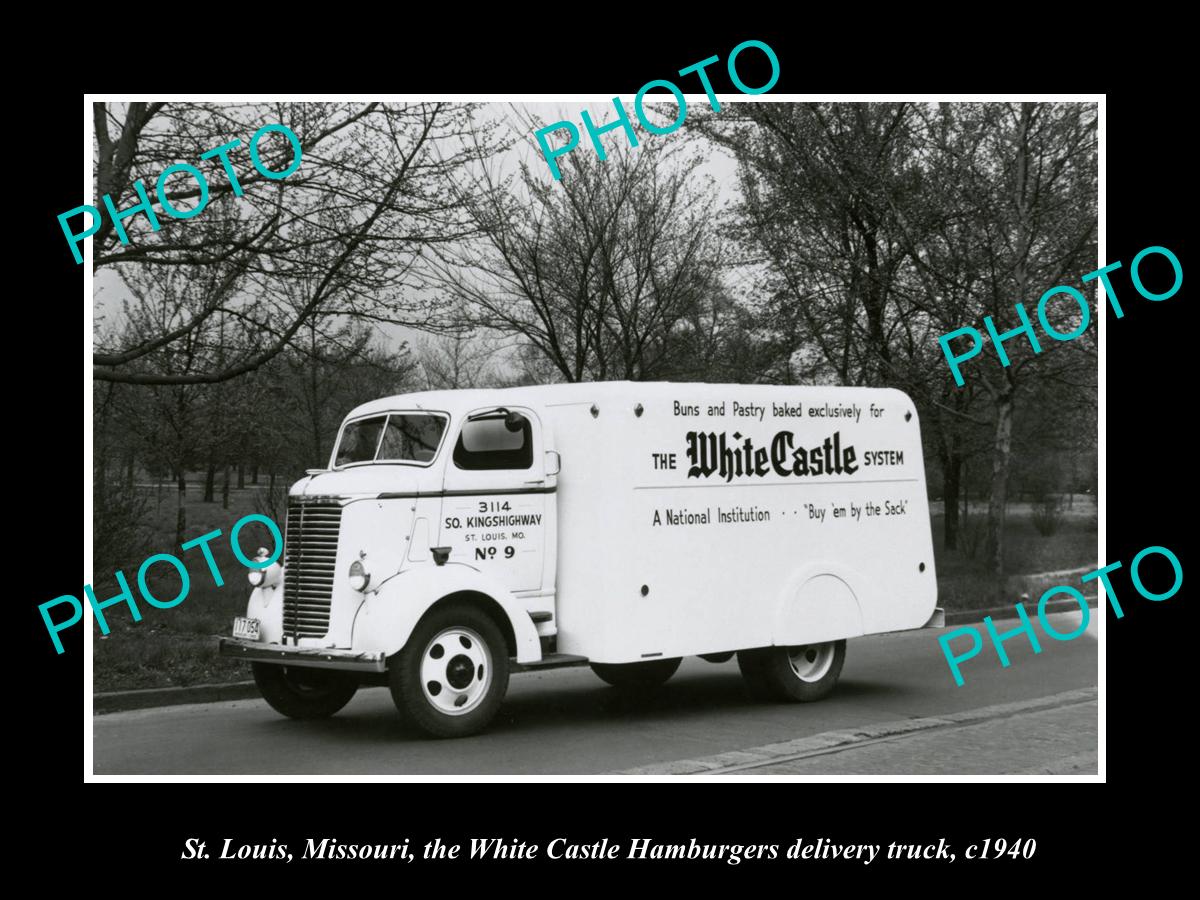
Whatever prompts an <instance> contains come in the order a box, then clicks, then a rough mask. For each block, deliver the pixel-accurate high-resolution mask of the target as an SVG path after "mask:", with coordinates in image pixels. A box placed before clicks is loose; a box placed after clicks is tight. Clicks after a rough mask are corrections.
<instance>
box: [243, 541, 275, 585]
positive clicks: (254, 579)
mask: <svg viewBox="0 0 1200 900" xmlns="http://www.w3.org/2000/svg"><path fill="white" fill-rule="evenodd" d="M267 558H268V557H267V548H266V547H259V548H258V557H257V558H256V559H255V560H254V561H255V562H258V563H263V562H266V561H267ZM282 572H283V567H282V566H280V565H279V563H277V562H273V563H271V564H270V565H269V566H267V567H266V568H264V569H251V570H250V571H249V572H247V573H246V578H247V580H249V582H250V586H251V587H264V588H269V587H275V585H277V584H279V578H280V575H281V574H282Z"/></svg>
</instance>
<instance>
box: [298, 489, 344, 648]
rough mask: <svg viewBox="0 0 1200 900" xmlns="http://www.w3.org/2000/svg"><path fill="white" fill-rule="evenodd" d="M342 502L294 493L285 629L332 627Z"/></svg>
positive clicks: (321, 632)
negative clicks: (330, 613) (332, 606)
mask: <svg viewBox="0 0 1200 900" xmlns="http://www.w3.org/2000/svg"><path fill="white" fill-rule="evenodd" d="M341 522H342V507H341V505H340V504H339V503H338V501H337V499H336V498H334V497H289V498H288V511H287V533H286V535H285V537H284V540H283V634H284V637H291V638H302V637H306V638H319V637H324V636H325V635H326V634H327V633H328V631H329V607H330V604H331V602H332V595H333V578H334V567H335V565H336V563H337V548H338V529H339V528H340V526H341Z"/></svg>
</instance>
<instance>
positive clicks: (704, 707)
mask: <svg viewBox="0 0 1200 900" xmlns="http://www.w3.org/2000/svg"><path fill="white" fill-rule="evenodd" d="M522 682H524V683H522ZM513 685H514V686H519V688H521V689H518V690H515V691H513V690H510V693H509V695H508V696H507V698H506V699H505V702H504V706H503V707H502V709H501V710H500V713H499V715H497V717H496V719H495V720H494V721H493V722H492V724H491V725H490V726H489V727H488V729H487V730H486V731H485V732H484V733H483V734H481V735H476V736H474V737H470V738H462V739H459V740H456V741H451V742H448V743H446V744H445V746H446V747H447V748H452V747H453V746H455V745H457V744H459V743H460V742H462V741H466V742H475V741H486V740H487V738H488V735H497V736H498V735H501V734H503V735H506V736H508V737H516V736H521V735H525V736H528V737H536V736H537V735H539V734H541V735H547V734H549V733H552V732H560V731H562V730H564V729H575V730H578V731H579V732H580V733H588V732H595V731H598V730H606V729H614V728H616V729H618V730H620V729H624V728H627V727H629V726H631V725H635V726H647V725H661V726H671V725H673V724H683V723H689V722H695V721H697V720H702V719H704V718H714V719H718V720H720V722H721V723H722V728H723V729H727V728H728V727H730V724H731V723H733V724H734V725H735V726H736V723H737V722H738V721H739V720H740V719H746V720H757V721H761V720H762V719H763V717H764V716H766V717H769V718H773V719H795V720H796V721H797V723H798V724H800V723H803V722H806V721H814V720H820V721H822V722H827V721H828V720H829V719H830V718H831V716H832V717H835V718H837V719H838V720H840V721H844V720H845V718H846V716H847V715H848V714H852V713H853V708H854V707H856V706H857V705H859V704H861V703H863V702H868V703H871V704H877V703H881V702H882V703H885V704H890V703H894V702H895V701H897V700H903V699H904V698H906V697H909V696H917V695H918V694H919V691H917V690H916V689H915V688H913V689H910V688H907V687H905V686H904V685H902V684H894V683H880V682H871V681H855V680H853V679H848V680H844V681H841V682H839V683H838V686H837V688H836V690H835V691H834V692H833V693H832V694H831V695H830V696H829V697H827V698H825V699H824V700H821V701H819V702H817V703H783V702H776V701H770V700H757V699H754V698H752V697H751V696H750V695H749V693H748V692H747V691H746V688H745V685H744V683H743V682H742V679H741V677H740V676H739V675H738V674H737V671H736V669H734V670H732V671H714V672H712V673H704V674H695V673H690V674H689V675H687V676H686V677H681V678H676V679H673V680H672V681H670V682H668V683H667V684H665V685H663V686H661V687H656V688H653V689H650V690H644V691H630V690H620V689H617V688H613V687H609V686H608V685H605V684H603V683H602V682H600V681H599V680H598V679H597V680H596V683H595V684H594V685H592V684H590V683H585V684H563V683H562V682H561V681H558V680H550V679H548V680H546V681H545V682H544V683H534V684H530V683H528V682H525V679H523V678H522V679H514V681H513ZM363 693H364V695H366V696H370V697H372V700H373V702H372V705H371V706H370V707H366V708H364V706H362V705H358V706H357V708H356V707H355V705H352V706H351V707H350V708H348V709H347V710H346V711H345V712H343V713H341V714H339V715H338V716H336V717H334V718H333V719H328V720H320V721H312V722H291V721H287V720H282V719H281V720H278V722H277V726H278V727H279V728H281V729H282V728H287V729H293V728H295V729H303V730H304V731H306V732H308V733H310V734H313V735H314V736H317V735H320V736H321V737H324V738H330V739H336V740H340V741H361V742H374V741H380V742H394V741H397V740H402V741H420V742H427V741H429V740H430V739H429V738H427V737H426V736H425V735H424V734H423V733H422V732H420V731H419V730H418V729H417V728H415V727H414V726H412V725H410V724H409V723H408V722H406V721H404V720H403V719H402V718H401V717H400V716H399V715H397V714H396V712H395V710H394V708H393V707H392V704H391V700H390V697H388V696H387V693H386V690H384V689H368V690H364V692H363ZM376 698H377V699H376ZM384 703H386V706H385V705H384Z"/></svg>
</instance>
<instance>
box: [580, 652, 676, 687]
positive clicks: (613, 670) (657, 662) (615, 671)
mask: <svg viewBox="0 0 1200 900" xmlns="http://www.w3.org/2000/svg"><path fill="white" fill-rule="evenodd" d="M680 662H682V660H679V659H649V660H646V661H645V662H635V663H616V664H614V663H592V664H591V666H592V671H593V672H595V673H596V674H597V675H598V676H599V677H600V680H601V681H605V682H608V683H609V684H611V685H612V686H613V687H617V688H651V687H658V686H659V685H660V684H665V683H666V681H667V679H669V678H670V677H671V676H672V675H674V674H675V670H676V669H678V668H679V663H680Z"/></svg>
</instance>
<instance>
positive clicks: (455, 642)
mask: <svg viewBox="0 0 1200 900" xmlns="http://www.w3.org/2000/svg"><path fill="white" fill-rule="evenodd" d="M491 684H492V654H491V653H490V652H489V651H488V648H487V644H485V643H484V641H483V638H481V637H480V636H479V634H478V633H477V632H475V631H473V630H472V629H470V628H465V627H463V626H461V625H456V626H454V627H453V628H446V629H444V630H443V631H440V632H438V634H437V635H436V636H435V637H434V638H433V640H431V641H430V642H429V643H428V644H426V645H425V650H424V652H422V654H421V690H422V691H424V692H425V699H426V700H428V701H429V705H430V706H432V707H433V708H434V709H436V710H437V711H438V712H440V713H443V714H444V715H447V716H462V715H466V714H467V713H469V712H470V711H471V710H473V709H474V708H475V707H477V706H478V705H479V704H480V703H481V702H482V701H483V698H484V697H485V696H487V692H488V688H489V687H490V686H491Z"/></svg>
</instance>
